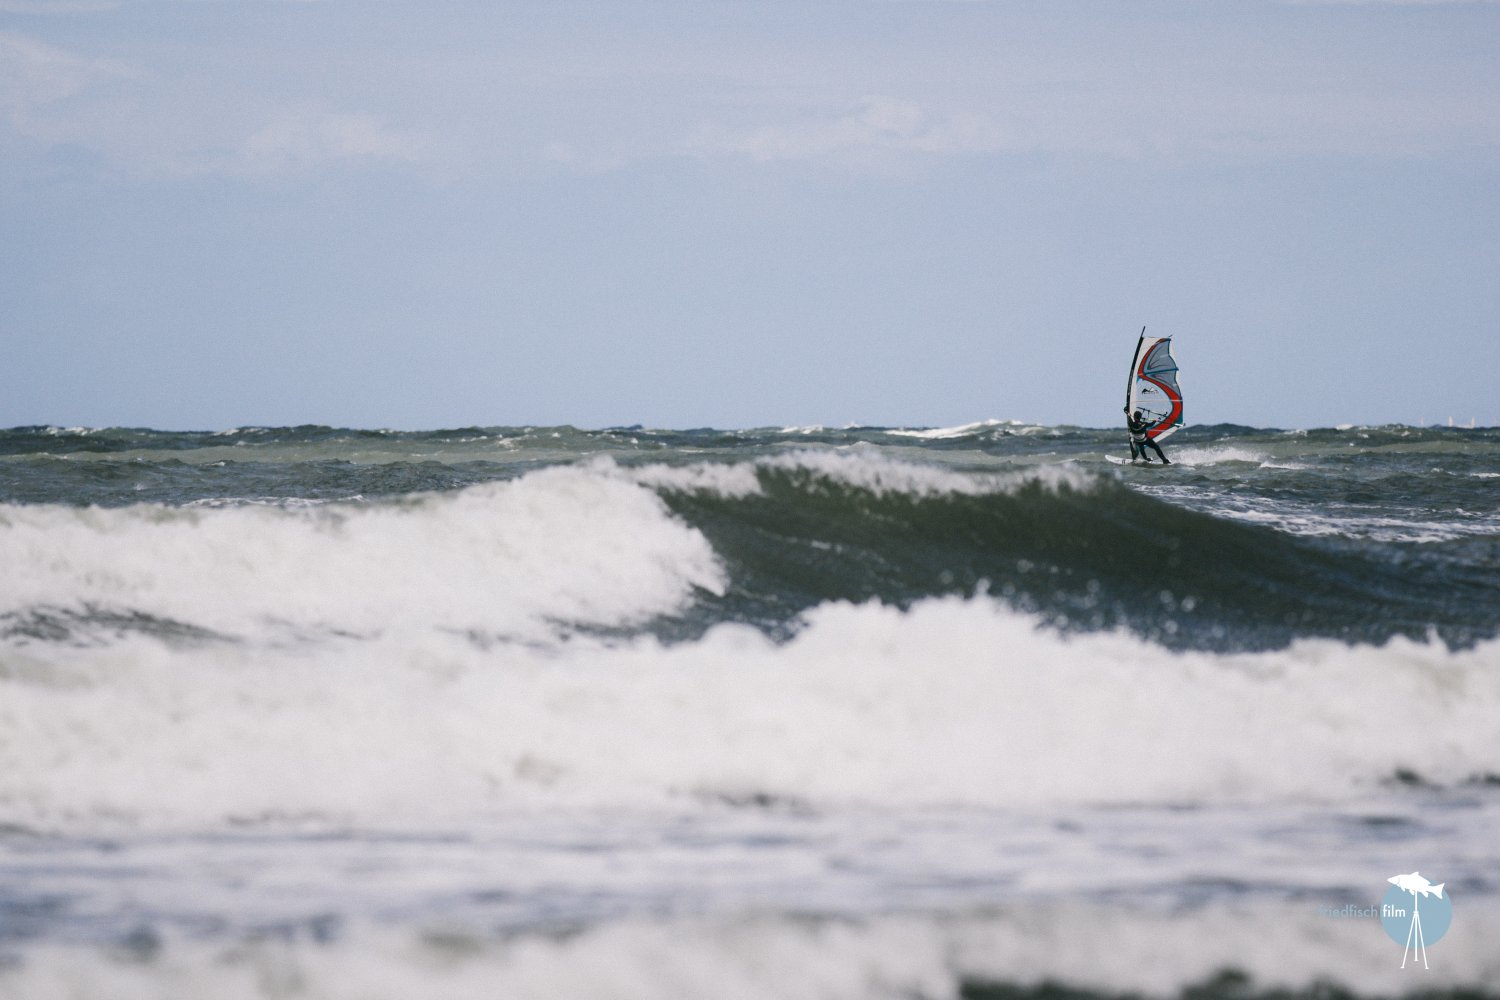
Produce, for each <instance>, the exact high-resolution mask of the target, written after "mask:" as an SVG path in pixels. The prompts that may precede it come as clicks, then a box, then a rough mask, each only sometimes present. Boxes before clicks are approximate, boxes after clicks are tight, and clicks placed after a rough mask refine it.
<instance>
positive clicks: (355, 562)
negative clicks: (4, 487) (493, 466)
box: [0, 467, 725, 637]
mask: <svg viewBox="0 0 1500 1000" xmlns="http://www.w3.org/2000/svg"><path fill="white" fill-rule="evenodd" d="M0 565H4V566H5V567H6V568H7V572H6V573H5V574H4V576H3V578H0V609H3V610H6V611H16V610H24V609H33V608H50V609H63V610H68V611H79V610H84V611H86V610H88V609H101V608H102V609H106V610H115V611H122V612H124V611H128V612H139V613H143V614H147V615H151V616H154V617H157V618H162V619H170V620H173V621H178V622H184V623H189V624H191V625H193V626H196V627H198V628H205V629H210V630H213V631H216V632H222V633H225V634H228V635H236V636H252V637H255V636H262V635H265V634H267V633H268V630H283V631H284V630H287V629H290V630H293V631H299V630H300V631H305V630H321V631H339V632H355V633H360V634H365V635H368V634H374V633H379V632H383V631H387V630H393V629H401V628H411V629H417V630H429V629H433V628H441V629H459V630H470V629H480V630H485V631H489V632H502V633H516V634H523V635H542V634H546V633H547V632H548V628H547V623H548V622H549V621H551V620H557V619H561V620H566V621H569V622H579V623H589V624H600V625H620V624H628V623H632V622H638V621H641V620H644V619H646V618H649V617H650V616H652V615H656V614H664V613H671V612H673V611H677V610H680V609H681V608H682V607H683V606H684V604H685V603H686V602H687V601H688V600H690V598H691V595H692V590H693V588H694V587H700V588H703V589H705V590H708V591H710V592H716V593H717V592H722V590H723V587H724V586H725V576H724V571H723V569H722V567H721V566H720V565H719V563H718V560H717V558H716V557H715V556H714V553H713V551H712V549H711V547H710V546H709V544H708V542H707V540H706V539H705V538H704V537H703V536H702V534H701V533H700V532H698V531H697V530H696V529H694V528H691V527H689V526H688V525H686V524H683V523H682V522H680V521H678V520H677V519H675V518H674V517H672V516H671V514H670V512H669V511H668V510H667V508H666V506H665V505H664V504H663V502H662V501H661V499H660V498H659V497H658V496H657V495H656V494H655V493H653V492H652V491H650V490H649V489H646V488H644V487H642V486H639V485H637V484H635V483H631V482H628V481H627V480H625V479H624V478H623V477H620V476H616V475H601V474H598V473H597V472H594V471H590V470H589V469H586V468H578V467H553V468H548V469H544V470H541V471H538V472H533V473H530V474H528V475H526V476H525V477H523V478H521V479H519V480H515V481H511V482H503V483H492V484H486V485H482V486H476V487H472V488H470V489H467V490H464V491H462V492H458V493H452V494H440V495H439V494H434V495H429V496H423V497H418V498H415V499H409V500H406V501H403V502H400V503H394V502H392V503H381V504H325V505H321V506H316V507H311V508H306V507H295V506H279V507H266V506H253V505H237V506H235V507H231V508H224V509H212V508H210V509H204V508H189V509H180V508H178V509H173V508H165V507H157V506H137V507H129V508H123V509H97V508H90V509H79V508H71V507H53V506H10V507H5V508H3V509H0Z"/></svg>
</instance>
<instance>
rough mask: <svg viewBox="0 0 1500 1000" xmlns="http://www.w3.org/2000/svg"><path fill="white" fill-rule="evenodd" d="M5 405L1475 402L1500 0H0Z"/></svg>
mask: <svg viewBox="0 0 1500 1000" xmlns="http://www.w3.org/2000/svg"><path fill="white" fill-rule="evenodd" d="M0 233H3V239H0V254H3V257H0V346H3V364H0V426H11V425H17V424H29V423H53V424H63V425H79V424H83V425H93V426H103V425H135V426H142V425H145V426H155V427H162V428H221V427H230V426H239V425H246V424H293V423H327V424H335V425H346V426H365V427H400V428H428V427H443V426H463V425H473V424H521V423H571V424H575V425H578V426H583V427H590V426H602V425H608V424H633V423H642V424H648V425H654V426H673V427H686V426H699V425H716V426H729V427H733V426H759V425H768V424H771V425H777V424H810V423H823V424H832V425H842V424H845V423H850V422H859V423H870V424H907V425H949V424H958V423H966V422H969V421H974V420H981V419H985V418H991V417H994V418H1001V419H1022V420H1031V421H1041V422H1045V423H1072V424H1084V425H1092V426H1102V425H1108V424H1112V423H1114V422H1115V421H1116V420H1118V419H1119V416H1120V414H1119V406H1120V402H1121V398H1122V396H1123V391H1124V381H1125V371H1124V369H1125V367H1126V366H1127V365H1128V363H1129V357H1130V353H1131V351H1132V349H1133V348H1134V345H1135V336H1136V334H1137V332H1138V331H1139V329H1140V327H1141V325H1142V324H1149V326H1150V329H1151V332H1152V333H1156V334H1161V335H1172V336H1174V337H1175V338H1177V339H1176V353H1177V355H1178V358H1179V361H1180V362H1181V364H1182V366H1183V373H1182V375H1183V384H1184V388H1185V391H1186V392H1187V394H1188V419H1189V422H1191V423H1211V422H1221V421H1232V422H1238V423H1249V424H1257V425H1278V426H1314V425H1331V424H1338V423H1348V422H1356V423H1372V422H1384V421H1403V422H1417V421H1433V422H1436V421H1440V420H1446V419H1447V418H1448V417H1450V416H1452V417H1454V418H1456V419H1458V420H1461V421H1465V422H1466V421H1467V420H1468V419H1469V418H1470V417H1477V418H1478V420H1479V422H1480V423H1496V422H1500V392H1497V379H1500V4H1497V3H1445V2H1440V0H1439V2H1433V0H1428V2H1399V0H1383V2H1327V3H1321V2H1275V0H1173V2H1154V0H1153V2H1126V0H1107V2H1074V0H1044V2H1028V3H1012V2H1000V0H995V2H983V0H972V2H947V0H845V2H832V3H823V2H817V0H812V2H809V0H798V2H785V3H783V2H778V0H758V2H745V3H735V2H726V3H719V2H710V0H696V2H681V3H659V2H635V0H614V2H609V3H569V2H535V3H525V4H508V3H477V2H476V3H443V2H437V3H433V2H424V3H407V2H401V0H382V2H364V3H352V2H350V3H343V2H332V0H329V2H310V3H309V2H301V3H297V2H281V0H244V2H238V3H220V2H207V0H179V2H173V3H148V2H130V0H127V2H122V3H109V2H89V0H78V2H66V0H61V2H41V0H38V2H21V0H0Z"/></svg>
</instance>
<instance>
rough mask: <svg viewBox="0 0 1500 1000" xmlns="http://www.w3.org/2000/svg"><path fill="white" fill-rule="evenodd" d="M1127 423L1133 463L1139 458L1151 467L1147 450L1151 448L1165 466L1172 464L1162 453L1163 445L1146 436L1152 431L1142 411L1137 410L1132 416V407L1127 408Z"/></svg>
mask: <svg viewBox="0 0 1500 1000" xmlns="http://www.w3.org/2000/svg"><path fill="white" fill-rule="evenodd" d="M1125 423H1126V424H1127V425H1128V426H1129V427H1130V460H1131V461H1132V462H1134V461H1135V460H1136V459H1137V458H1141V459H1144V460H1145V462H1146V464H1147V465H1150V464H1151V459H1150V457H1149V456H1147V454H1146V448H1147V447H1148V446H1149V447H1150V448H1151V449H1152V450H1153V451H1155V452H1156V456H1157V457H1158V458H1160V459H1161V461H1162V464H1163V465H1171V464H1172V462H1171V461H1170V460H1169V459H1168V458H1167V456H1166V455H1165V454H1164V453H1163V452H1162V450H1161V445H1159V444H1157V443H1156V442H1155V441H1153V440H1151V438H1150V437H1149V436H1148V435H1147V434H1146V432H1147V431H1148V430H1150V429H1151V425H1150V424H1148V423H1146V418H1145V417H1143V416H1141V411H1140V410H1136V411H1135V413H1133V414H1132V413H1131V412H1130V407H1128V406H1127V407H1125Z"/></svg>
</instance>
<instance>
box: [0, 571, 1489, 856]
mask: <svg viewBox="0 0 1500 1000" xmlns="http://www.w3.org/2000/svg"><path fill="white" fill-rule="evenodd" d="M0 656H3V659H0V803H3V804H4V808H5V811H6V815H7V817H8V818H9V819H10V820H11V821H14V822H21V823H27V824H33V825H39V826H44V827H45V826H62V827H71V826H75V825H80V826H82V827H84V828H90V827H92V826H93V825H96V824H104V825H106V826H107V825H109V824H112V823H118V822H124V823H130V824H135V823H145V824H148V825H161V824H168V825H171V824H215V823H222V822H225V821H229V820H232V819H236V818H238V819H242V820H243V819H246V818H250V819H255V818H258V817H278V816H279V817H296V816H312V817H324V818H328V819H330V820H332V821H336V822H343V821H348V822H357V823H363V824H374V825H380V824H386V823H408V822H414V823H427V822H429V821H433V820H434V819H444V820H450V819H454V818H456V817H462V816H465V815H470V814H473V813H475V812H477V811H489V810H494V809H516V808H533V807H541V808H547V807H552V806H558V805H568V806H583V807H590V808H593V807H611V808H613V807H637V806H649V807H652V808H657V807H663V806H666V807H674V806H675V807H684V806H685V807H694V806H695V805H697V804H700V803H702V802H704V801H721V800H725V799H728V800H741V799H744V798H746V797H754V796H760V795H768V796H772V797H773V798H780V799H784V800H788V801H804V802H809V803H813V804H825V805H829V806H840V805H860V804H873V805H877V806H886V805H899V806H915V807H921V806H926V805H955V804H956V805H966V804H970V805H976V806H1005V807H1024V806H1028V805H1046V804H1055V803H1139V802H1145V803H1195V802H1203V803H1218V802H1241V801H1243V802H1265V801H1281V800H1309V801H1325V800H1331V801H1337V800H1341V799H1346V798H1348V797H1350V796H1356V795H1364V794H1369V793H1370V792H1371V791H1372V789H1378V788H1379V787H1380V783H1381V782H1382V781H1384V780H1387V779H1389V778H1390V777H1391V776H1392V775H1393V774H1395V773H1396V772H1397V771H1398V770H1401V769H1406V770H1410V771H1414V772H1416V773H1419V774H1421V775H1422V776H1423V777H1424V778H1426V779H1427V780H1430V781H1434V782H1438V783H1445V784H1448V783H1458V782H1462V781H1464V780H1466V779H1468V778H1470V777H1471V776H1473V775H1474V773H1475V772H1476V770H1478V769H1481V768H1482V766H1483V765H1482V763H1481V762H1485V761H1494V760H1496V759H1500V729H1497V728H1496V727H1495V726H1494V724H1493V720H1494V718H1495V716H1496V714H1497V713H1500V643H1489V644H1485V645H1482V646H1480V647H1478V648H1476V649H1473V650H1470V651H1466V652H1449V651H1447V650H1446V649H1445V648H1444V647H1442V646H1441V645H1424V644H1416V643H1412V642H1408V641H1404V640H1398V641H1393V642H1392V643H1390V644H1389V645H1387V646H1385V647H1382V648H1371V647H1358V648H1352V647H1348V646H1344V645H1341V644H1338V643H1334V642H1326V641H1324V642H1312V641H1308V642H1302V643H1299V644H1297V645H1295V646H1293V647H1291V648H1290V649H1288V650H1285V651H1282V652H1276V653H1264V654H1254V655H1251V654H1241V655H1212V654H1208V653H1180V654H1172V653H1166V652H1164V651H1163V650H1162V649H1160V648H1159V647H1156V646H1153V645H1151V644H1149V643H1146V642H1143V641H1140V640H1137V639H1135V638H1132V637H1129V636H1126V635H1121V634H1092V635H1087V636H1081V637H1076V638H1072V639H1064V638H1061V637H1059V636H1057V635H1055V634H1052V633H1050V632H1046V631H1039V630H1037V629H1036V628H1035V627H1034V624H1033V622H1032V620H1031V619H1029V618H1027V617H1025V616H1023V615H1020V614H1018V613H1015V612H1012V611H1009V610H1007V609H1005V608H1004V607H1002V606H1000V605H998V604H996V603H994V602H991V601H990V600H988V599H985V598H976V599H971V600H967V601H962V600H958V599H944V600H931V601H927V602H924V603H922V604H919V605H918V606H916V607H915V608H914V609H912V610H911V611H909V612H902V611H899V610H897V609H894V608H890V607H884V606H880V605H864V606H850V605H843V604H838V605H828V606H824V607H821V608H819V609H817V610H816V611H815V612H813V613H812V614H811V615H810V616H809V623H808V626H807V628H806V630H805V631H804V632H803V633H802V634H800V635H799V636H798V637H797V638H796V639H794V640H793V641H791V642H789V643H787V644H785V645H780V646H778V645H774V644H772V643H771V642H769V641H768V640H767V639H765V638H764V637H762V636H761V635H760V634H759V633H757V632H754V631H752V630H750V629H748V628H745V627H743V626H733V625H724V626H720V627H717V628H715V629H713V630H711V631H710V632H709V633H708V634H707V635H706V636H704V637H703V638H702V639H701V640H699V641H696V642H690V643H684V644H681V645H677V646H673V647H670V648H663V647H661V646H660V645H658V644H657V643H655V642H654V641H647V640H641V641H636V642H633V643H630V644H627V645H624V646H617V647H610V646H605V645H601V644H599V643H596V642H589V641H583V640H578V639H574V640H570V641H569V642H567V643H565V644H564V645H562V646H560V647H558V646H550V647H542V648H538V647H534V646H531V645H516V644H500V645H492V646H489V647H488V648H485V647H482V646H478V645H475V644H473V643H470V642H466V641H464V640H463V639H462V638H460V637H458V636H452V635H447V634H443V633H439V634H435V635H428V636H421V637H415V636H412V635H409V634H406V633H402V634H394V633H393V634H390V635H387V636H386V637H384V638H382V639H379V640H370V641H355V640H347V641H341V642H324V643H321V644H316V645H312V646H308V645H301V646H297V647H295V648H292V649H280V648H262V647H253V646H246V645H243V644H236V645H218V646H212V645H211V646H206V647H204V646H200V647H196V648H189V649H180V648H170V647H166V646H163V645H162V644H160V643H158V642H156V641H154V640H150V639H146V638H136V639H132V640H128V641H122V642H117V643H114V644H111V645H109V646H106V647H101V648H85V649H74V648H70V647H63V646H58V645H55V644H49V645H47V646H32V647H28V648H26V649H22V650H15V649H10V650H6V651H4V652H3V654H0ZM1412 732H1416V733H1423V734H1428V735H1427V737H1426V738H1422V739H1408V738H1405V736H1404V734H1408V733H1412Z"/></svg>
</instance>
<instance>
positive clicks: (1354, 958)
mask: <svg viewBox="0 0 1500 1000" xmlns="http://www.w3.org/2000/svg"><path fill="white" fill-rule="evenodd" d="M998 895H999V894H998V893H997V896H998ZM1006 902H1009V901H1006ZM994 909H995V910H996V911H998V912H994V913H992V914H991V915H967V916H930V915H925V914H890V915H879V916H871V917H869V918H866V919H861V920H848V919H844V920H826V919H816V918H813V917H798V916H776V915H770V914H767V915H759V916H757V915H744V916H739V917H734V918H714V919H679V920H647V919H626V920H620V921H616V922H612V923H609V924H604V925H600V926H594V927H589V928H585V929H582V930H580V931H578V932H574V933H568V934H557V935H550V934H545V933H533V934H508V935H494V934H490V933H486V932H485V931H484V930H482V929H479V928H470V927H464V926H458V927H452V926H442V925H438V926H432V927H428V928H417V929H411V928H405V927H400V928H390V927H382V926H379V925H372V924H361V925H358V926H355V927H353V928H348V929H347V930H346V934H345V936H344V938H343V939H341V940H339V941H336V942H334V943H331V944H325V945H317V944H313V943H311V942H308V941H298V940H296V939H295V938H291V939H289V938H287V937H282V936H278V935H262V936H259V937H257V938H252V939H249V940H245V941H239V942H233V943H229V944H226V943H216V942H202V941H195V940H192V939H188V938H175V937H170V938H167V939H166V940H165V941H164V942H162V945H163V946H162V947H161V948H160V951H159V954H156V955H154V956H152V957H149V958H145V959H142V958H139V957H137V958H134V960H132V959H131V958H129V957H126V956H122V955H119V954H114V955H112V954H110V952H109V951H107V950H104V949H97V950H96V949H85V948H77V947H72V948H70V947H62V946H55V945H53V946H45V945H44V946H33V947H30V948H28V949H27V950H26V952H25V953H24V960H23V961H21V962H18V963H15V964H14V965H0V991H4V995H6V996H15V997H26V998H27V1000H63V998H69V1000H71V998H75V997H103V996H108V997H111V998H118V1000H136V998H140V1000H151V998H158V997H164V996H171V997H178V996H182V997H213V998H215V1000H250V998H261V997H283V996H290V995H295V996H299V997H308V998H311V1000H320V998H326V1000H355V998H359V1000H387V998H390V1000H398V998H399V1000H405V998H409V997H424V996H441V997H444V998H445V1000H470V998H473V1000H492V998H494V997H506V998H508V1000H557V998H559V997H595V996H598V997H609V998H612V1000H680V998H683V997H714V998H720V1000H763V998H766V997H776V998H779V1000H906V998H910V997H918V996H920V997H931V998H934V1000H937V998H955V997H957V996H958V995H959V990H960V985H961V984H962V983H964V982H986V981H988V982H1001V983H1010V984H1017V985H1022V986H1030V987H1034V986H1038V985H1040V984H1041V983H1042V982H1044V981H1048V980H1050V981H1052V982H1053V983H1061V984H1064V985H1066V986H1070V987H1074V988H1088V989H1094V990H1097V991H1099V992H1101V993H1103V994H1104V995H1107V996H1117V995H1119V994H1121V993H1124V992H1131V993H1135V994H1138V995H1145V996H1175V995H1177V994H1178V993H1179V992H1180V991H1181V989H1182V987H1183V986H1185V985H1188V984H1193V983H1202V982H1204V981H1205V980H1208V979H1209V978H1211V977H1212V976H1214V975H1215V974H1216V973H1218V972H1219V971H1220V970H1224V969H1233V970H1237V971H1240V972H1244V973H1248V974H1249V975H1251V976H1252V977H1253V987H1254V989H1253V990H1247V991H1246V992H1258V991H1259V990H1264V989H1267V988H1273V987H1282V988H1286V989H1298V990H1301V989H1309V988H1311V987H1313V986H1314V985H1315V984H1320V985H1322V991H1323V992H1326V991H1327V984H1330V983H1331V984H1335V985H1337V986H1341V987H1343V988H1345V989H1356V990H1360V991H1361V992H1362V993H1365V994H1367V995H1373V996H1385V995H1388V994H1389V992H1390V989H1391V984H1392V983H1393V982H1394V981H1396V977H1397V976H1399V975H1402V972H1401V970H1400V969H1399V968H1398V966H1399V957H1400V949H1399V947H1395V946H1393V945H1392V944H1391V942H1390V940H1389V939H1388V938H1386V936H1385V935H1384V934H1383V933H1382V932H1381V931H1380V929H1379V927H1378V925H1375V926H1371V924H1370V922H1368V921H1355V920H1343V921H1336V920H1330V919H1327V918H1323V917H1318V916H1317V915H1316V914H1315V913H1314V911H1313V907H1312V906H1311V905H1310V904H1308V905H1297V904H1290V903H1285V902H1278V903H1272V904H1267V903H1255V904H1251V903H1247V904H1242V905H1239V906H1219V907H1214V908H1208V909H1204V908H1188V909H1185V910H1182V911H1178V912H1161V911H1159V910H1156V909H1153V908H1150V907H1143V906H1140V905H1134V906H1130V905H1124V906H1114V907H1108V906H1102V905H1088V904H1079V903H1066V902H1064V903H1048V902H1041V903H1037V904H1034V905H1031V906H1018V905H1015V904H1014V903H1013V902H1010V903H1009V905H1002V903H1001V901H1000V900H997V904H996V906H995V908H994ZM1497 916H1500V914H1496V913H1495V912H1494V910H1493V908H1492V907H1482V906H1481V907H1471V908H1469V909H1468V910H1466V911H1464V913H1463V919H1462V920H1459V919H1455V921H1454V924H1453V928H1452V929H1451V930H1450V931H1449V932H1448V934H1447V935H1445V937H1444V939H1443V941H1442V942H1441V944H1439V945H1437V946H1434V948H1433V949H1432V956H1433V957H1432V965H1431V968H1430V969H1426V970H1419V972H1418V973H1417V975H1419V976H1420V984H1421V986H1422V987H1423V988H1424V989H1434V990H1443V989H1454V988H1459V987H1470V988H1481V989H1482V988H1484V987H1487V986H1488V985H1489V984H1490V983H1493V982H1494V981H1495V980H1496V978H1500V959H1497V957H1496V952H1495V949H1494V947H1493V939H1492V937H1491V935H1490V934H1487V933H1486V929H1487V928H1492V927H1493V926H1494V921H1495V919H1496V917H1497ZM1406 975H1407V976H1410V975H1411V973H1410V972H1407V973H1406ZM1320 981H1321V983H1320ZM1231 988H1233V987H1231ZM1237 993H1238V990H1236V994H1237Z"/></svg>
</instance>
